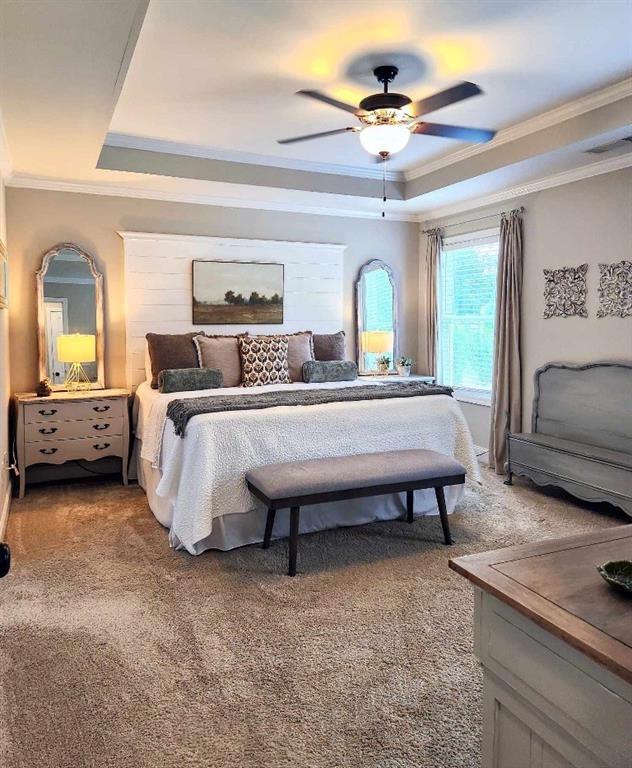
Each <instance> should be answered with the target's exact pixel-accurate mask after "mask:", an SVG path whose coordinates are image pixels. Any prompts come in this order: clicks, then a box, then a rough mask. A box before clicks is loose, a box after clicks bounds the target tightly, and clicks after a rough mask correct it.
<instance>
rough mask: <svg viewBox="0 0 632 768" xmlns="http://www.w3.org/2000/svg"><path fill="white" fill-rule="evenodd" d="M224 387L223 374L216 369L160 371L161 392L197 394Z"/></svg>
mask: <svg viewBox="0 0 632 768" xmlns="http://www.w3.org/2000/svg"><path fill="white" fill-rule="evenodd" d="M221 386H222V372H221V371H218V370H217V369H215V368H176V369H174V370H166V371H160V373H159V374H158V390H159V392H162V393H166V392H195V391H197V390H201V389H217V388H218V387H221Z"/></svg>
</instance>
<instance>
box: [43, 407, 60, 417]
mask: <svg viewBox="0 0 632 768" xmlns="http://www.w3.org/2000/svg"><path fill="white" fill-rule="evenodd" d="M56 413H57V408H49V409H48V410H46V408H42V410H41V411H39V415H40V416H54V415H55V414H56Z"/></svg>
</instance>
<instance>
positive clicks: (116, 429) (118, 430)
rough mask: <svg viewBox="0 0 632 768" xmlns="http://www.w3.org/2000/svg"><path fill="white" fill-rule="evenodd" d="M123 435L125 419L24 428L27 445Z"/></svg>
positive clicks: (51, 423)
mask: <svg viewBox="0 0 632 768" xmlns="http://www.w3.org/2000/svg"><path fill="white" fill-rule="evenodd" d="M122 434H123V419H121V418H120V417H115V418H113V419H89V420H88V419H86V420H85V421H51V422H48V423H46V424H43V423H42V422H34V423H32V424H26V425H25V427H24V437H25V440H26V442H27V443H41V442H42V441H48V440H76V439H77V438H80V437H112V436H113V435H122Z"/></svg>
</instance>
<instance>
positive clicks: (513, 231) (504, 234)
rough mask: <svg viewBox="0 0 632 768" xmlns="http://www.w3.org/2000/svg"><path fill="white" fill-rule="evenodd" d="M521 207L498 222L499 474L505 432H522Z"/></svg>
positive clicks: (495, 442)
mask: <svg viewBox="0 0 632 768" xmlns="http://www.w3.org/2000/svg"><path fill="white" fill-rule="evenodd" d="M521 214H522V208H519V209H516V210H514V211H511V212H510V213H507V214H505V213H503V215H502V218H501V222H500V244H499V252H498V286H497V289H496V332H495V339H494V373H493V377H492V402H491V430H490V435H489V464H490V466H491V467H492V468H493V469H495V470H496V472H497V474H499V475H502V474H503V472H504V468H505V461H506V457H507V437H506V435H507V430H510V431H511V432H521V431H522V376H521V368H520V365H521V361H520V300H521V297H522V247H523V246H522V243H523V238H522V216H521Z"/></svg>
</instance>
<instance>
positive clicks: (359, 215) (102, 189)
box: [5, 175, 419, 222]
mask: <svg viewBox="0 0 632 768" xmlns="http://www.w3.org/2000/svg"><path fill="white" fill-rule="evenodd" d="M5 185H6V186H7V187H15V188H17V189H40V190H44V191H49V192H72V193H78V194H84V195H108V196H111V197H131V198H139V199H141V200H161V201H164V202H171V203H188V204H193V205H211V206H217V207H221V208H248V209H254V210H263V211H279V212H282V213H304V214H310V215H316V216H333V217H342V218H352V219H382V209H381V206H382V202H381V200H380V201H379V210H378V209H377V208H376V210H375V211H369V210H354V209H353V208H340V207H333V206H332V207H331V208H328V207H326V206H318V205H306V204H302V203H289V202H288V203H285V202H278V201H272V200H246V199H243V198H240V197H222V196H220V195H203V194H196V193H190V192H174V191H170V190H156V189H139V188H137V187H125V186H120V185H113V184H105V183H99V182H92V183H86V182H78V181H67V180H57V179H47V178H41V177H38V176H21V175H14V176H10V177H9V178H8V179H6V181H5ZM376 205H378V202H377V201H376ZM386 221H408V222H417V221H419V219H418V217H417V216H416V215H415V214H414V213H413V212H411V213H402V212H397V211H393V212H391V213H388V212H387V214H386Z"/></svg>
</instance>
